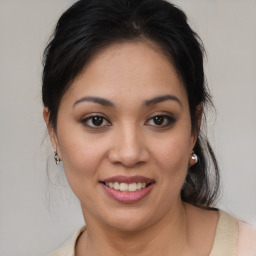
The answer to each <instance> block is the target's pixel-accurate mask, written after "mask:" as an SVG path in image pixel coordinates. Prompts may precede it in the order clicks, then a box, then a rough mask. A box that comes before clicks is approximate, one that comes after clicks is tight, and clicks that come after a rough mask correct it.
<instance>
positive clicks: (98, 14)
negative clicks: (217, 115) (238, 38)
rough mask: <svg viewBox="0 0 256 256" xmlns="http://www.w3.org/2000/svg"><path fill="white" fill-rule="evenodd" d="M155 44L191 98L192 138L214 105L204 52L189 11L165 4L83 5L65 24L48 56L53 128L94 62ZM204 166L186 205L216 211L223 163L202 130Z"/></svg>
mask: <svg viewBox="0 0 256 256" xmlns="http://www.w3.org/2000/svg"><path fill="white" fill-rule="evenodd" d="M142 39H143V40H144V39H148V40H152V41H154V42H155V43H157V44H158V45H159V46H160V47H162V49H163V51H164V52H165V54H166V55H167V57H169V59H170V62H172V64H173V65H174V66H175V67H176V70H177V72H178V74H179V76H180V78H181V79H182V81H183V84H184V86H185V89H186V91H187V95H188V101H189V107H190V116H191V123H192V132H196V129H197V121H198V107H199V106H200V107H202V110H203V111H204V109H205V107H206V105H211V97H210V95H209V93H208V90H207V87H206V84H205V77H204V69H203V55H204V48H203V45H202V43H201V40H200V39H199V37H198V35H197V34H196V33H195V32H194V31H193V30H192V29H191V28H190V26H189V25H188V23H187V17H186V15H185V14H184V12H183V11H181V10H180V9H179V8H177V7H176V6H174V5H173V4H170V3H168V2H167V1H164V0H80V1H78V2H76V3H75V4H74V5H73V6H71V7H70V8H69V9H68V10H67V11H66V12H65V13H64V14H63V15H62V16H61V18H60V19H59V21H58V23H57V26H56V28H55V31H54V34H53V36H52V38H51V41H50V42H49V44H48V46H47V48H46V50H45V52H44V70H43V85H42V98H43V103H44V106H45V107H47V108H48V109H49V112H50V123H51V124H52V126H53V127H54V128H56V126H57V122H56V120H57V115H58V108H59V104H60V101H61V98H62V96H63V95H64V93H65V92H66V90H67V89H68V88H69V86H70V84H71V83H72V81H73V80H74V79H75V78H76V77H77V76H78V75H79V73H80V72H81V71H82V69H83V67H84V66H85V65H86V64H87V63H88V61H89V59H90V58H91V57H92V56H93V55H94V54H95V53H96V52H97V51H98V50H99V49H101V48H102V47H106V46H108V45H110V44H112V43H114V42H120V41H134V40H142ZM194 151H195V153H196V154H197V155H198V156H199V162H198V163H197V164H196V165H195V166H193V167H191V168H189V170H188V174H187V177H186V181H185V183H184V186H183V188H182V191H181V197H182V200H183V201H185V202H188V203H191V204H194V205H196V206H199V207H210V206H212V205H213V204H214V200H215V199H216V197H217V195H218V190H219V171H218V165H217V161H216V159H215V156H214V153H213V151H212V149H211V146H210V144H209V142H208V140H207V138H206V137H205V136H204V135H203V133H202V132H201V130H200V131H199V132H198V139H197V142H196V145H195V148H194Z"/></svg>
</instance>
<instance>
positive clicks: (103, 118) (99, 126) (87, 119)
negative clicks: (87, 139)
mask: <svg viewBox="0 0 256 256" xmlns="http://www.w3.org/2000/svg"><path fill="white" fill-rule="evenodd" d="M93 118H101V119H102V122H107V124H105V125H95V124H94V125H93V124H88V123H89V122H90V121H91V122H93ZM81 122H82V123H83V124H84V125H85V126H86V127H88V128H90V129H101V128H103V127H107V126H111V125H112V124H111V123H110V121H109V120H107V118H105V117H104V116H102V115H93V116H89V117H86V118H84V119H82V120H81Z"/></svg>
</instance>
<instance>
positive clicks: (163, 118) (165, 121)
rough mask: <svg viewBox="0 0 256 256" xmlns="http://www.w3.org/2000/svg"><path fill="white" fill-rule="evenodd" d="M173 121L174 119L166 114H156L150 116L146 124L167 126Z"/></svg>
mask: <svg viewBox="0 0 256 256" xmlns="http://www.w3.org/2000/svg"><path fill="white" fill-rule="evenodd" d="M174 122H175V119H174V118H173V117H171V116H167V115H157V116H154V117H152V118H150V119H149V120H148V121H147V122H146V124H147V125H150V126H156V127H167V126H169V125H171V124H173V123H174Z"/></svg>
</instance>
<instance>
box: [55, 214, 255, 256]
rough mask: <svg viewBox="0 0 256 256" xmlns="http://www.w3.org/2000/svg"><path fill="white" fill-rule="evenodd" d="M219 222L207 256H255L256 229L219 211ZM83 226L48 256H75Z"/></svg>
mask: <svg viewBox="0 0 256 256" xmlns="http://www.w3.org/2000/svg"><path fill="white" fill-rule="evenodd" d="M219 214H220V217H219V221H218V225H217V230H216V234H215V238H214V243H213V247H212V250H211V253H210V255H209V256H256V229H255V228H253V227H252V226H250V225H248V224H246V223H244V222H242V221H238V220H237V219H235V218H233V217H232V216H230V215H229V214H227V213H226V212H223V211H221V210H219ZM84 230H85V226H84V227H82V228H81V229H80V230H78V231H77V232H76V233H75V234H74V235H73V236H72V237H71V238H70V239H69V240H68V241H67V242H66V243H65V244H64V245H63V246H62V247H61V248H59V249H58V250H57V251H55V252H54V253H53V254H50V256H75V244H76V241H77V238H78V237H79V235H80V234H81V233H82V232H83V231H84Z"/></svg>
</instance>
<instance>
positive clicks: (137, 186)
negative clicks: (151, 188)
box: [105, 182, 147, 192]
mask: <svg viewBox="0 0 256 256" xmlns="http://www.w3.org/2000/svg"><path fill="white" fill-rule="evenodd" d="M105 185H106V186H108V187H110V188H113V189H114V190H119V191H123V192H134V191H138V190H141V189H143V188H145V187H146V186H147V183H146V182H143V183H142V182H138V183H135V182H134V183H130V184H129V183H123V182H122V183H119V182H106V183H105Z"/></svg>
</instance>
